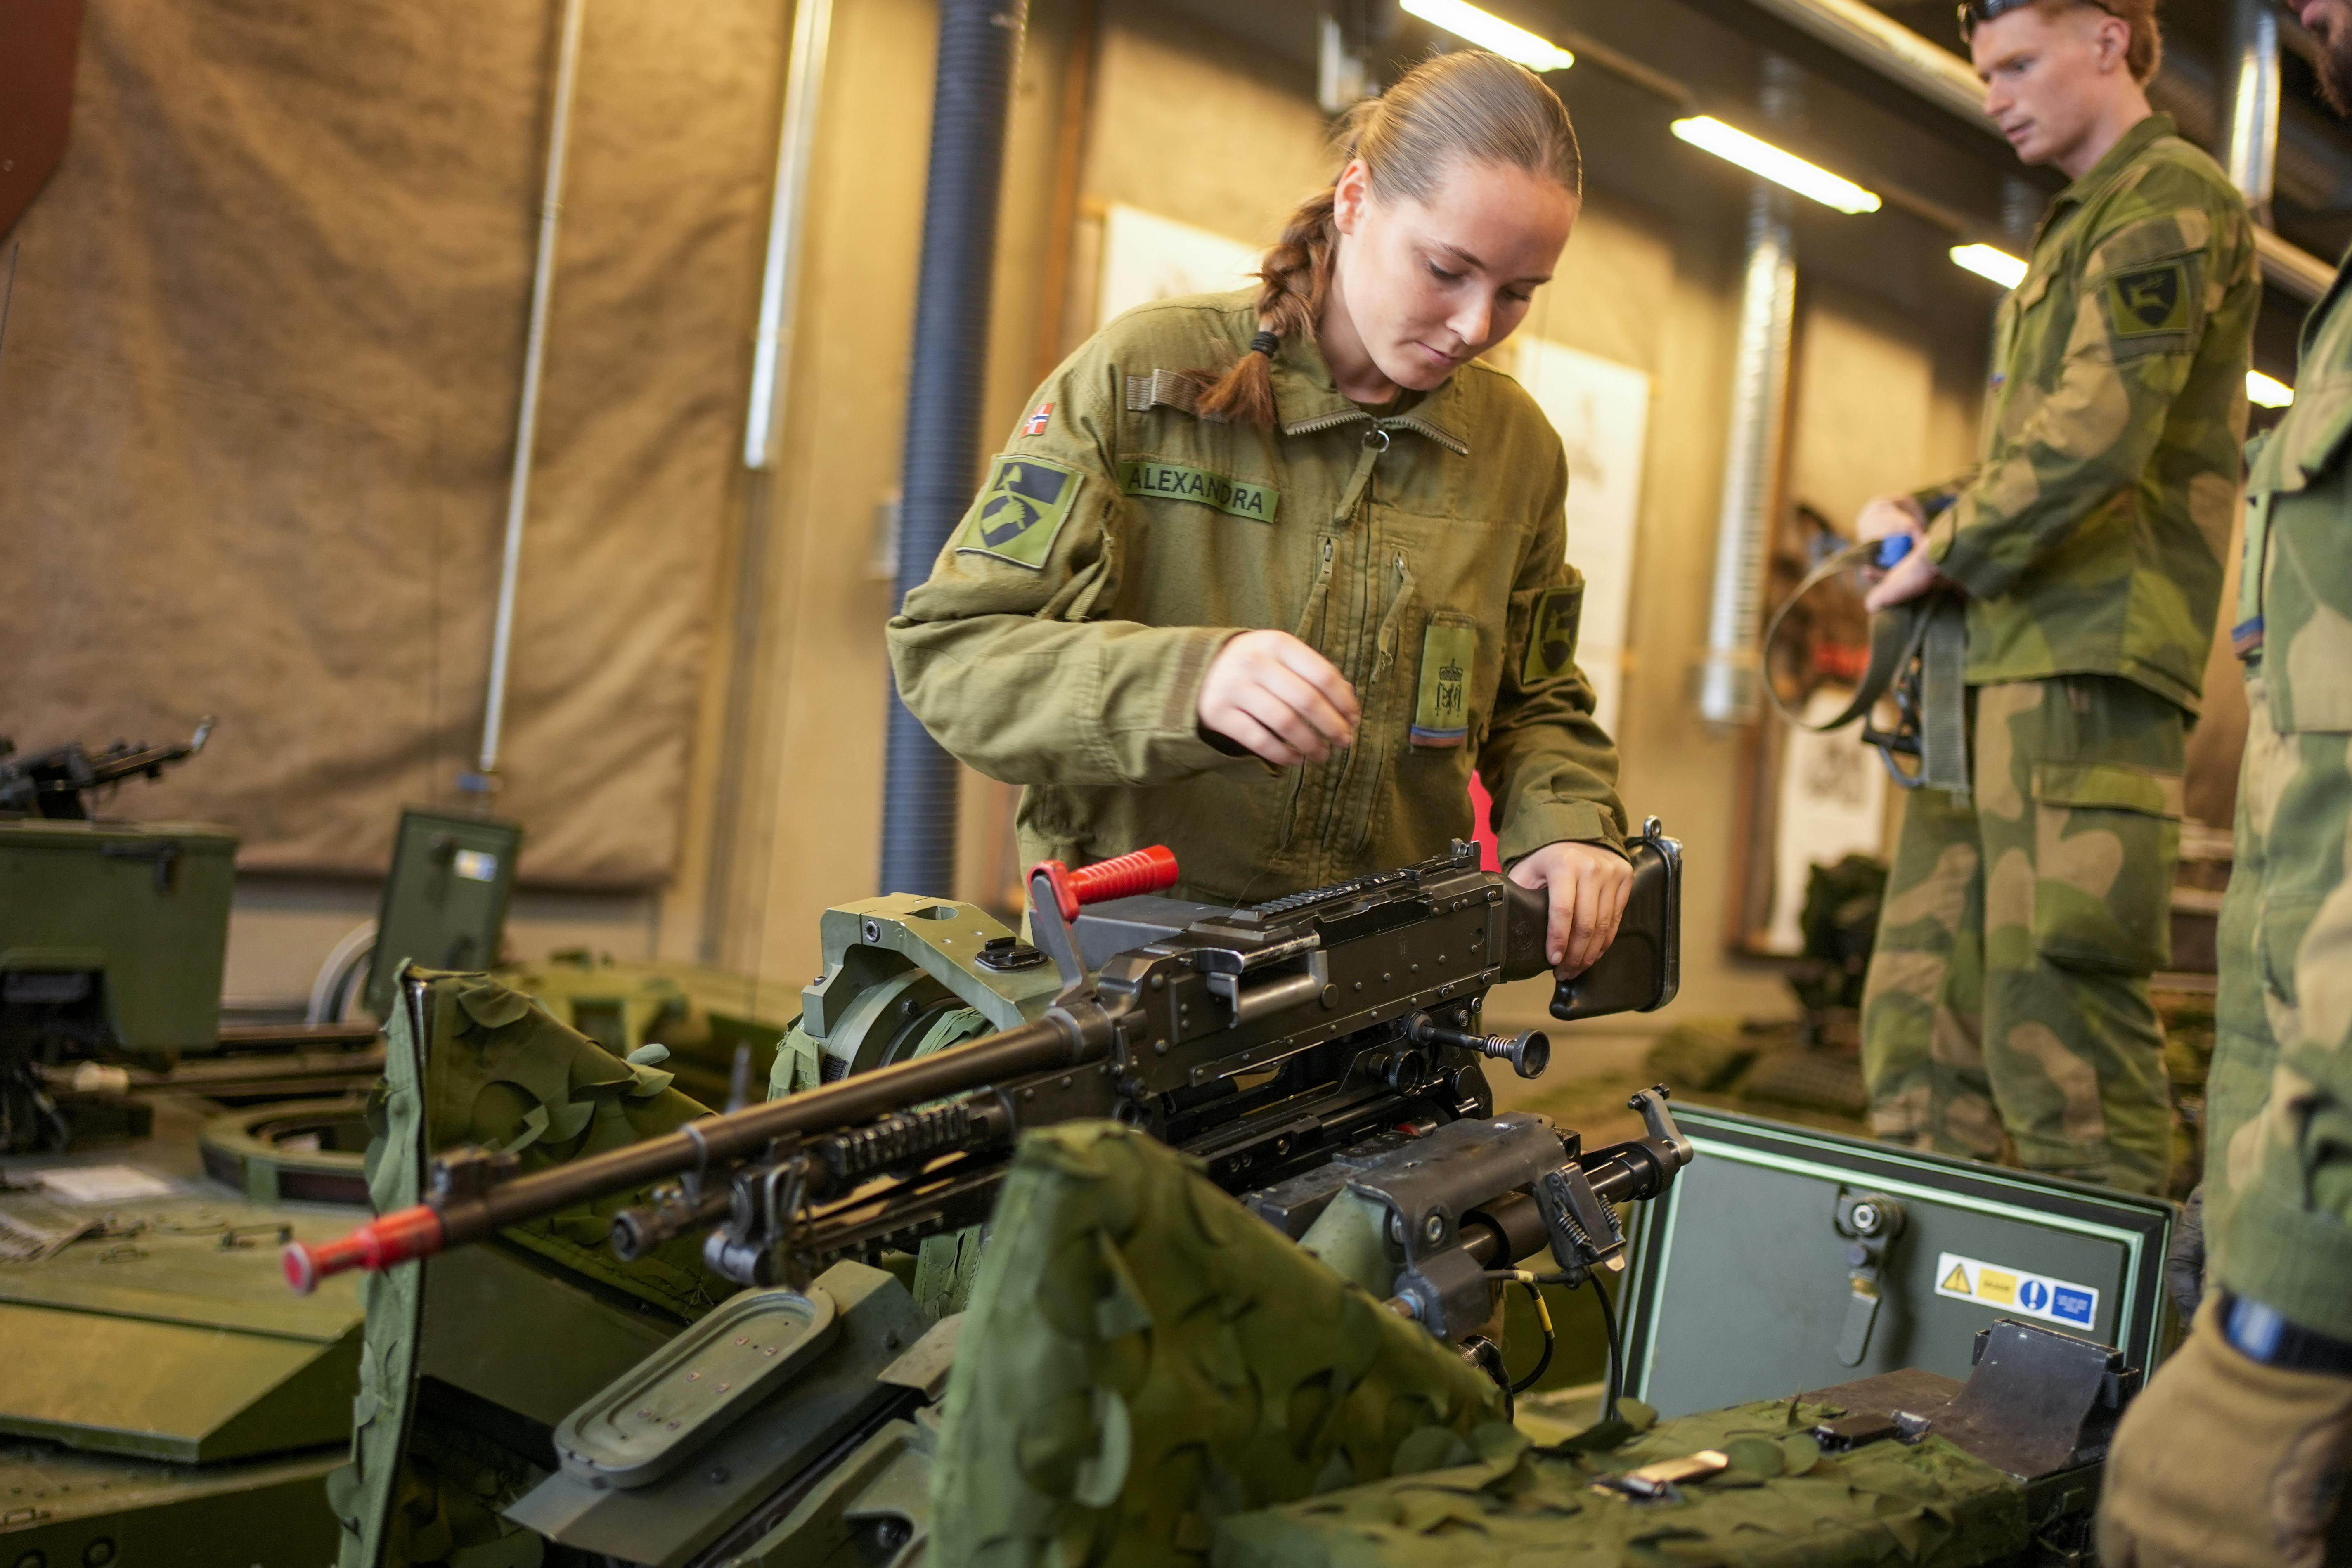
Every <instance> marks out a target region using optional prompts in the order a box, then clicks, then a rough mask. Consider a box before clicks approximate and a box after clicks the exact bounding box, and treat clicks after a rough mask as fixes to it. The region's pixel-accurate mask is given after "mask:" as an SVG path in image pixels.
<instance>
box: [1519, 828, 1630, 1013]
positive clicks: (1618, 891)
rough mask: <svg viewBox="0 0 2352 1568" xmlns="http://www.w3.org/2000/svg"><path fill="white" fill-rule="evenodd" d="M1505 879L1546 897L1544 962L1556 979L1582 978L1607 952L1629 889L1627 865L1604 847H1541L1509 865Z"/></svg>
mask: <svg viewBox="0 0 2352 1568" xmlns="http://www.w3.org/2000/svg"><path fill="white" fill-rule="evenodd" d="M1510 878H1511V880H1512V881H1514V882H1517V884H1518V885H1519V886H1520V887H1522V888H1541V889H1544V890H1545V891H1546V892H1547V893H1549V895H1550V898H1551V925H1550V928H1549V930H1548V931H1545V932H1544V957H1545V958H1546V959H1547V960H1549V962H1550V963H1551V966H1552V968H1553V969H1554V970H1556V971H1558V972H1559V977H1560V978H1561V979H1562V980H1571V979H1574V978H1575V977H1576V976H1577V975H1580V974H1581V973H1584V972H1585V971H1586V970H1588V969H1590V968H1591V967H1592V965H1593V963H1595V962H1597V961H1598V960H1599V959H1600V957H1601V954H1602V953H1604V952H1608V951H1609V944H1610V943H1611V942H1614V941H1616V940H1617V922H1618V921H1622V920H1623V919H1624V918H1625V900H1626V898H1627V896H1628V895H1630V894H1631V893H1632V892H1633V865H1632V863H1631V862H1629V861H1628V860H1627V859H1626V858H1625V857H1623V856H1622V855H1620V854H1618V853H1617V851H1615V850H1614V849H1612V848H1611V847H1609V846H1607V845H1606V844H1579V843H1574V842H1571V841H1568V840H1562V841H1561V842H1559V843H1558V844H1547V845H1545V846H1544V847H1542V848H1540V849H1538V850H1537V851H1536V852H1535V853H1534V854H1532V855H1529V856H1528V857H1527V858H1525V859H1523V860H1521V861H1520V862H1519V863H1518V864H1517V865H1516V866H1513V867H1512V868H1511V870H1510Z"/></svg>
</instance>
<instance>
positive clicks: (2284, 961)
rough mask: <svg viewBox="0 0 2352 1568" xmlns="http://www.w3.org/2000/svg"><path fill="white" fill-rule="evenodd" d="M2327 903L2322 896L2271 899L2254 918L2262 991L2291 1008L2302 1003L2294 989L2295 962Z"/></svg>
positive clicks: (2294, 896) (2310, 894) (2319, 894)
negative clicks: (2312, 923) (2322, 906)
mask: <svg viewBox="0 0 2352 1568" xmlns="http://www.w3.org/2000/svg"><path fill="white" fill-rule="evenodd" d="M2326 901H2327V896H2326V894H2325V893H2303V894H2288V895H2287V896H2285V897H2284V898H2282V897H2277V896H2275V895H2274V896H2273V897H2270V898H2266V899H2264V900H2263V904H2262V910H2261V911H2260V912H2259V913H2258V914H2257V915H2256V916H2255V917H2254V918H2255V921H2256V923H2255V927H2254V955H2255V957H2256V959H2257V960H2258V961H2259V962H2260V963H2261V964H2262V968H2263V989H2264V990H2265V991H2267V992H2268V993H2269V994H2271V995H2272V996H2273V997H2275V998H2276V999H2277V1000H2279V1001H2281V1002H2284V1003H2285V1004H2286V1005H2288V1006H2290V1007H2295V1006H2300V1005H2302V1000H2303V998H2302V995H2301V994H2300V993H2299V992H2297V991H2296V989H2295V984H2294V969H2295V958H2296V956H2297V955H2298V954H2299V953H2301V952H2302V951H2303V939H2304V937H2305V935H2307V934H2308V933H2309V932H2310V931H2311V922H2312V921H2315V920H2316V919H2318V917H2319V907H2320V906H2321V905H2322V904H2324V903H2326Z"/></svg>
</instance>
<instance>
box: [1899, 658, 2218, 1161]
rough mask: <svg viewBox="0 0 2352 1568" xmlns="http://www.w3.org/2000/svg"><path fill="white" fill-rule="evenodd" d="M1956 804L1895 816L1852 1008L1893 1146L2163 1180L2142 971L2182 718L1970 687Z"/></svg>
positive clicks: (2159, 1064) (2168, 873)
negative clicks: (1859, 992) (1861, 982)
mask: <svg viewBox="0 0 2352 1568" xmlns="http://www.w3.org/2000/svg"><path fill="white" fill-rule="evenodd" d="M1969 742H1970V743H1969V758H1970V768H1971V773H1970V777H1971V780H1972V782H1973V784H1974V790H1973V793H1972V794H1971V795H1970V796H1969V798H1968V799H1967V800H1966V801H1961V800H1959V799H1958V798H1957V797H1955V796H1953V795H1948V794H1946V793H1945V792H1942V791H1937V790H1922V791H1920V792H1918V793H1917V794H1916V795H1913V796H1911V798H1910V799H1909V801H1908V802H1907V803H1906V808H1905V811H1904V816H1903V828H1902V833H1901V836H1900V838H1899V840H1898V842H1897V845H1896V847H1895V864H1894V868H1893V870H1892V872H1891V873H1890V875H1889V877H1888V879H1887V886H1886V902H1885V908H1884V910H1883V911H1882V913H1881V915H1880V917H1879V926H1878V944H1877V947H1876V949H1875V951H1874V952H1873V954H1872V957H1871V963H1870V976H1869V981H1868V984H1867V986H1866V988H1865V990H1864V996H1863V1014H1862V1029H1863V1070H1864V1075H1865V1076H1866V1077H1867V1079H1869V1083H1870V1098H1871V1124H1872V1127H1873V1129H1874V1131H1876V1132H1877V1134H1878V1135H1879V1136H1880V1137H1881V1138H1884V1139H1886V1140H1888V1141H1890V1142H1901V1143H1906V1144H1909V1145H1910V1146H1912V1147H1914V1148H1918V1149H1929V1150H1934V1151H1936V1152H1941V1153H1947V1154H1959V1155H1967V1156H1973V1157H1975V1158H1977V1159H1980V1160H1999V1159H2002V1158H2004V1157H2013V1158H2014V1159H2015V1161H2016V1163H2020V1164H2021V1165H2024V1166H2025V1167H2027V1168H2029V1169H2032V1170H2041V1171H2048V1172H2051V1173H2057V1174H2063V1175H2072V1176H2078V1177H2081V1178H2083V1179H2084V1180H2088V1181H2096V1182H2105V1183H2107V1184H2110V1185H2114V1186H2117V1187H2123V1188H2126V1189H2129V1190H2131V1191H2134V1192H2145V1193H2157V1192H2161V1191H2163V1190H2164V1186H2165V1181H2166V1177H2167V1175H2168V1171H2169V1167H2170V1164H2171V1137H2172V1112H2171V1102H2170V1095H2169V1090H2168V1083H2167V1079H2166V1077H2165V1071H2164V1059H2163V1058H2164V1036H2163V1030H2162V1028H2161V1026H2159V1025H2158V1022H2157V1016H2156V1009H2155V1007H2154V1005H2152V1004H2151V1002H2150V1001H2149V998H2148V976H2149V974H2150V973H2152V972H2154V971H2155V970H2157V969H2159V968H2161V967H2163V965H2164V964H2165V963H2168V961H2169V959H2170V956H2171V954H2170V948H2171V907H2170V905H2171V889H2172V879H2173V869H2174V866H2175V864H2176V862H2177V861H2178V860H2179V853H2180V789H2181V768H2182V763H2183V760H2184V752H2185V750H2186V743H2187V722H2186V720H2185V718H2184V716H2183V715H2182V713H2181V711H2180V710H2179V709H2178V708H2176V707H2174V706H2173V705H2172V704H2171V703H2169V702H2168V701H2166V700H2164V699H2162V698H2160V697H2158V696H2157V695H2156V694H2155V693H2153V692H2151V691H2148V690H2147V689H2144V688H2142V687H2140V686H2138V685H2136V684H2134V683H2132V682H2130V681H2126V680H2123V679H2116V678H2112V677H2106V676H2068V677H2062V678H2060V679H2053V680H2032V681H2016V682H2009V683H2004V684H2000V685H1990V686H1983V687H1979V688H1976V689H1972V690H1971V691H1970V692H1969Z"/></svg>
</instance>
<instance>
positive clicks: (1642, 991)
mask: <svg viewBox="0 0 2352 1568" xmlns="http://www.w3.org/2000/svg"><path fill="white" fill-rule="evenodd" d="M1625 849H1626V853H1627V854H1628V855H1629V856H1630V857H1631V858H1632V859H1633V891H1632V892H1631V893H1630V894H1629V895H1627V897H1626V900H1625V918H1624V921H1623V922H1622V924H1620V925H1619V926H1618V928H1617V940H1616V941H1614V942H1611V943H1610V944H1609V951H1608V952H1604V953H1602V954H1601V958H1600V961H1599V962H1598V963H1594V964H1593V966H1592V967H1591V968H1590V969H1588V970H1586V971H1585V972H1584V973H1581V974H1580V975H1577V976H1576V977H1575V978H1573V979H1570V980H1563V981H1561V982H1560V983H1559V989H1557V990H1556V991H1554V992H1553V993H1552V999H1551V1016H1553V1017H1555V1018H1561V1019H1570V1020H1572V1019H1577V1018H1598V1017H1602V1016H1607V1015H1609V1014H1612V1013H1654V1012H1656V1011H1657V1010H1658V1009H1659V1008H1661V1007H1663V1006H1664V1005H1666V1004H1667V1003H1669V1002H1671V1001H1673V1000H1674V999H1675V992H1676V991H1678V990H1680V989H1681V988H1682V942H1683V849H1682V845H1681V844H1679V843H1678V842H1676V841H1675V840H1674V839H1672V838H1668V837H1666V836H1665V834H1664V830H1663V829H1661V828H1660V827H1659V826H1658V822H1657V819H1656V818H1655V817H1652V818H1651V819H1650V821H1649V822H1648V823H1647V824H1645V825H1644V826H1643V834H1642V837H1639V838H1636V839H1633V840H1632V841H1631V842H1630V843H1628V844H1627V845H1626V846H1625Z"/></svg>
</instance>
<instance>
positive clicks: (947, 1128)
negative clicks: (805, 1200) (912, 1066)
mask: <svg viewBox="0 0 2352 1568" xmlns="http://www.w3.org/2000/svg"><path fill="white" fill-rule="evenodd" d="M971 1123H972V1116H971V1102H970V1101H968V1100H958V1101H956V1102H955V1103H954V1104H952V1105H941V1106H937V1107H935V1108H933V1109H931V1110H908V1111H901V1112H899V1113H898V1115H895V1116H887V1117H884V1118H883V1119H882V1120H881V1121H877V1122H875V1123H874V1124H873V1125H872V1126H870V1127H860V1128H857V1129H856V1130H855V1131H848V1132H837V1133H835V1134H834V1135H833V1136H832V1137H830V1138H827V1139H825V1140H824V1142H821V1143H819V1144H818V1145H817V1146H816V1148H815V1150H814V1153H815V1154H816V1156H817V1158H818V1159H820V1160H822V1161H824V1169H825V1174H826V1175H827V1176H828V1177H830V1178H831V1184H832V1185H833V1186H834V1188H835V1190H838V1189H839V1188H840V1187H841V1186H843V1185H845V1184H850V1183H855V1182H857V1181H859V1180H862V1179H863V1178H865V1177H866V1176H871V1175H874V1174H877V1173H880V1172H883V1171H887V1170H890V1169H892V1168H894V1167H896V1166H899V1165H903V1164H905V1163H907V1162H908V1161H909V1160H919V1159H921V1158H923V1157H924V1156H926V1155H929V1154H936V1153H940V1152H943V1151H946V1150H950V1149H958V1148H962V1147H965V1146H966V1145H967V1144H968V1143H969V1142H970V1140H971Z"/></svg>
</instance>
